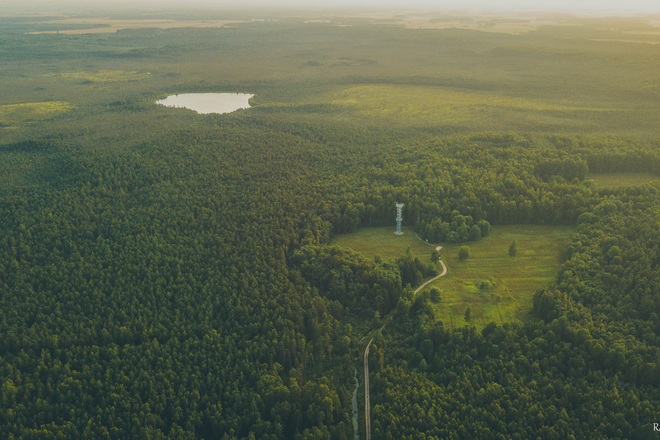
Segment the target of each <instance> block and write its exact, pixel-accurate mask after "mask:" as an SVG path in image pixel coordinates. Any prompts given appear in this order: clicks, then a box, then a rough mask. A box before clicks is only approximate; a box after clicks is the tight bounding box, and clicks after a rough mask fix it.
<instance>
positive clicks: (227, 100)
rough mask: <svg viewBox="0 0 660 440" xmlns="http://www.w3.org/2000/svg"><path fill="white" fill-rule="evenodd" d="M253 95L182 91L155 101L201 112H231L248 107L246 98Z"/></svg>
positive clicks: (167, 105) (168, 105)
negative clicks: (179, 93)
mask: <svg viewBox="0 0 660 440" xmlns="http://www.w3.org/2000/svg"><path fill="white" fill-rule="evenodd" d="M253 96H254V95H249V94H247V93H184V94H181V95H170V96H168V97H167V98H165V99H160V100H158V101H156V104H161V105H164V106H166V107H177V108H187V109H190V110H194V111H196V112H197V113H202V114H208V113H231V112H233V111H236V110H239V109H242V108H250V104H249V103H248V100H249V99H250V98H252V97H253Z"/></svg>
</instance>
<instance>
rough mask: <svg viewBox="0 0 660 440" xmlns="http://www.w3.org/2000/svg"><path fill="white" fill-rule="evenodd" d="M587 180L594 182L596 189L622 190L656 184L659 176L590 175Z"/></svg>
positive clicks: (643, 174)
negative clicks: (651, 183)
mask: <svg viewBox="0 0 660 440" xmlns="http://www.w3.org/2000/svg"><path fill="white" fill-rule="evenodd" d="M587 179H589V180H593V182H594V184H595V185H596V188H621V187H628V186H637V185H644V184H645V183H649V182H655V181H656V180H658V176H656V175H654V174H651V173H601V174H589V176H588V177H587Z"/></svg>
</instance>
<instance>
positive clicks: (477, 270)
mask: <svg viewBox="0 0 660 440" xmlns="http://www.w3.org/2000/svg"><path fill="white" fill-rule="evenodd" d="M573 231H574V228H573V227H571V226H536V225H534V226H532V225H510V226H495V227H493V230H492V232H491V234H490V235H489V236H488V237H486V238H484V239H482V240H480V241H478V242H469V243H457V244H451V245H447V246H446V247H445V248H444V249H443V250H442V258H443V260H444V262H445V263H446V264H447V267H448V268H449V272H448V273H447V275H446V276H445V277H444V278H441V279H440V280H438V281H436V282H434V283H431V284H430V285H429V286H428V287H427V288H426V289H430V288H431V287H437V288H438V289H440V291H441V292H442V301H440V303H439V304H438V306H437V313H438V316H439V318H440V319H442V320H443V321H444V322H445V324H446V325H450V326H453V327H461V326H463V325H465V324H466V322H465V320H464V313H465V309H466V308H467V307H468V306H470V308H471V309H472V317H471V319H470V322H469V324H470V325H475V326H477V328H481V327H483V326H485V325H486V324H488V323H489V322H491V321H494V322H498V323H500V322H511V321H517V320H525V319H527V316H528V314H529V312H530V310H531V309H532V301H533V298H534V293H535V292H536V290H538V289H541V288H543V287H544V286H546V285H547V284H548V283H550V282H552V281H554V280H555V278H556V276H557V272H558V271H559V266H560V255H561V252H562V250H563V248H564V244H565V243H566V240H567V239H568V238H569V237H570V236H571V234H572V233H573ZM513 240H516V242H517V243H518V254H517V256H516V257H515V258H512V257H509V255H508V250H509V245H510V244H511V242H513ZM462 245H467V246H468V247H469V248H470V257H469V258H468V259H467V260H466V261H459V259H458V255H457V254H458V249H459V248H460V247H461V246H462ZM482 283H484V286H482Z"/></svg>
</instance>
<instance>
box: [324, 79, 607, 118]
mask: <svg viewBox="0 0 660 440" xmlns="http://www.w3.org/2000/svg"><path fill="white" fill-rule="evenodd" d="M327 99H328V100H329V101H330V102H331V103H332V104H335V105H343V106H347V107H348V108H351V109H353V112H351V113H352V115H351V117H354V116H355V115H357V116H359V117H360V118H363V119H365V120H368V121H371V122H373V123H383V121H385V123H387V124H388V125H390V124H396V125H402V126H404V125H405V126H422V125H438V124H442V125H466V124H475V123H477V124H479V125H483V128H484V129H487V128H489V127H491V126H497V125H498V124H499V123H501V122H502V121H522V122H527V123H529V122H533V123H534V124H536V125H538V124H540V125H541V126H555V125H558V124H560V125H564V126H565V125H566V124H569V125H571V126H573V125H575V126H577V125H579V124H578V122H577V121H576V118H577V119H585V120H588V119H589V118H590V117H591V116H589V115H592V114H595V113H598V114H603V113H619V111H618V110H616V109H610V108H587V107H582V106H579V107H578V106H571V105H564V104H560V103H551V102H547V101H543V100H539V99H528V98H519V97H513V96H506V95H504V94H502V93H499V92H492V91H477V90H458V89H451V88H446V87H425V86H409V85H362V86H355V87H349V88H346V89H341V90H337V91H334V92H333V93H332V94H331V96H329V97H327ZM379 121H380V122H379Z"/></svg>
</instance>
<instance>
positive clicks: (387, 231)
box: [332, 226, 433, 260]
mask: <svg viewBox="0 0 660 440" xmlns="http://www.w3.org/2000/svg"><path fill="white" fill-rule="evenodd" d="M395 230H396V228H395V227H394V226H391V227H390V226H385V227H379V228H360V229H359V230H358V231H357V232H354V233H351V234H341V235H337V236H335V237H334V238H333V240H332V245H333V246H340V247H343V248H347V249H352V250H354V251H355V252H359V253H360V254H362V255H363V256H364V257H366V258H369V259H370V260H373V259H374V257H375V256H376V255H380V256H381V257H382V258H383V260H392V259H394V258H396V257H398V256H400V255H403V254H405V253H406V251H407V250H408V248H409V247H410V251H411V252H412V254H413V255H415V256H417V257H420V258H424V259H425V260H426V259H430V258H431V251H433V247H432V246H429V245H427V244H425V243H423V242H422V241H420V240H419V239H418V238H417V237H415V231H414V230H413V228H411V227H409V226H403V227H402V228H401V230H402V231H403V235H394V231H395Z"/></svg>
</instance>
